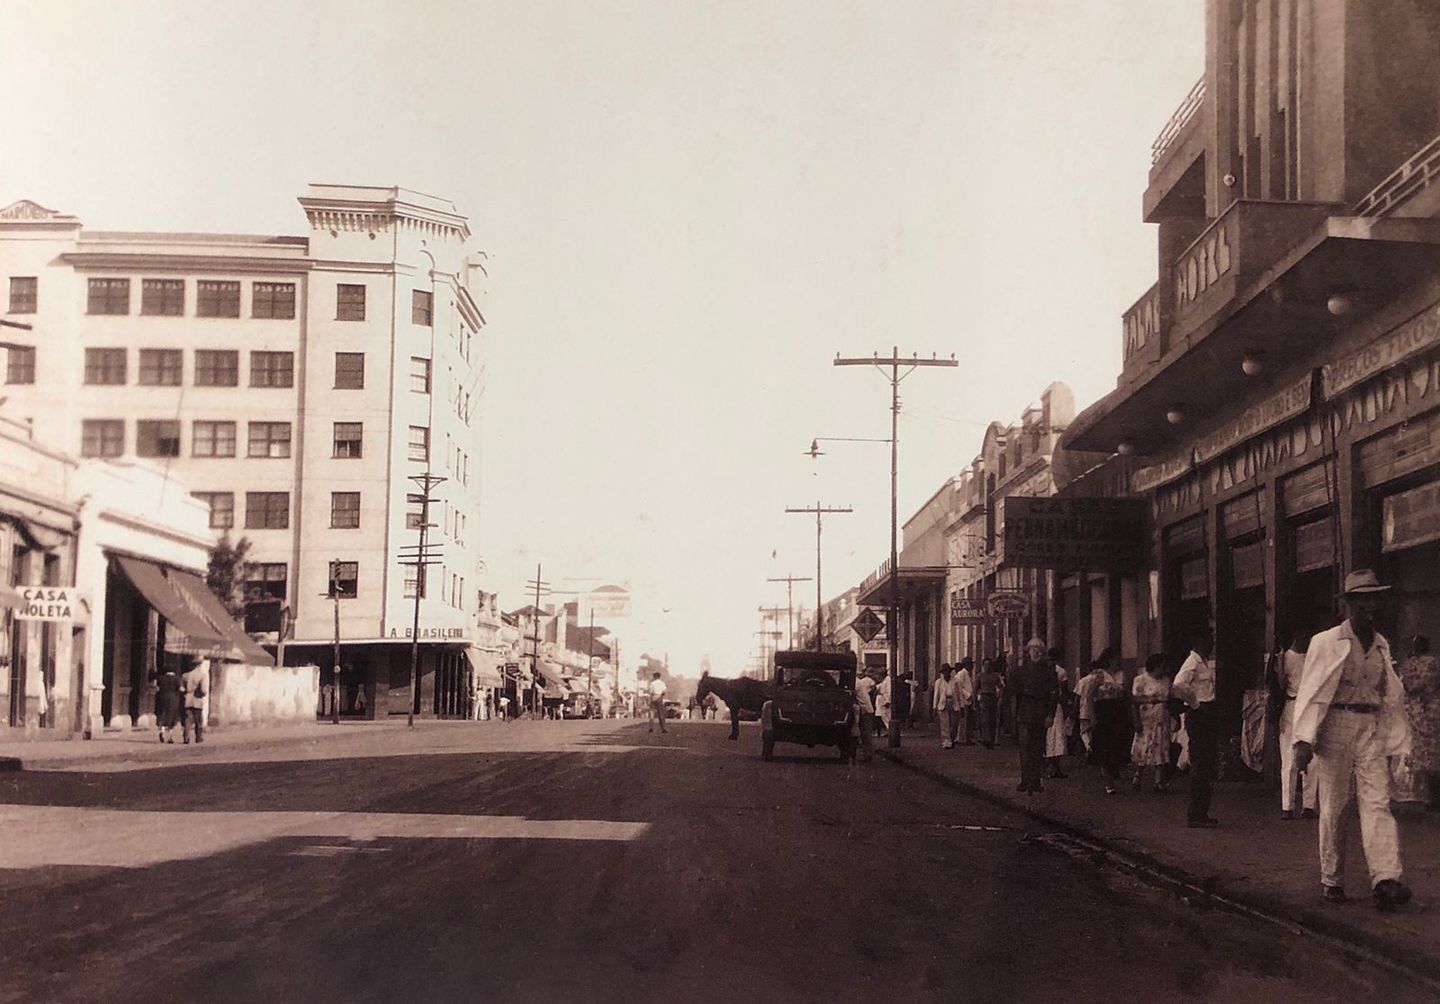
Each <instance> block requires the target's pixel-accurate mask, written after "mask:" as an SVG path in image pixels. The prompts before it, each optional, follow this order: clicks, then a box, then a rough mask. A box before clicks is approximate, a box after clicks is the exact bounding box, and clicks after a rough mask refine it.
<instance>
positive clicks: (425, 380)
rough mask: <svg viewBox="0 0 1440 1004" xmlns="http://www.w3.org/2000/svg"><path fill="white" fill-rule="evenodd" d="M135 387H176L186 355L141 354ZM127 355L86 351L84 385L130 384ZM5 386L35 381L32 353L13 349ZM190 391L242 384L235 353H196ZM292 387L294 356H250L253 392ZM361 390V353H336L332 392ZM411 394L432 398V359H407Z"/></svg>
mask: <svg viewBox="0 0 1440 1004" xmlns="http://www.w3.org/2000/svg"><path fill="white" fill-rule="evenodd" d="M139 353H140V359H139V362H140V370H139V374H138V381H137V382H138V383H139V384H140V385H142V386H149V387H178V386H180V384H181V383H182V382H183V380H184V374H185V356H184V350H182V349H140V350H139ZM129 378H130V359H129V352H128V350H127V349H123V348H116V349H111V348H104V349H86V350H85V383H87V384H91V385H103V386H120V385H124V384H126V383H128V382H129ZM5 382H6V383H10V384H33V383H34V382H35V349H34V348H33V347H18V346H17V347H11V349H10V350H9V352H8V353H6V364H5ZM193 383H194V386H196V387H238V386H239V385H240V353H239V352H238V351H237V350H235V349H196V350H195V374H194V381H193ZM294 385H295V353H293V352H261V351H253V352H251V353H250V386H251V387H293V386H294ZM364 387H365V353H363V352H337V353H335V389H336V390H362V389H364ZM410 389H411V390H412V391H414V392H415V393H417V394H429V393H430V360H429V359H427V358H425V357H423V356H411V357H410Z"/></svg>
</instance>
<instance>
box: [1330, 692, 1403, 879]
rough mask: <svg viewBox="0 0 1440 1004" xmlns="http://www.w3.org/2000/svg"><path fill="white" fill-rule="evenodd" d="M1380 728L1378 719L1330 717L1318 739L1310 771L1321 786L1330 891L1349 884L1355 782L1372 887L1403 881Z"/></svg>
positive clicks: (1351, 714)
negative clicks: (1349, 812)
mask: <svg viewBox="0 0 1440 1004" xmlns="http://www.w3.org/2000/svg"><path fill="white" fill-rule="evenodd" d="M1375 725H1376V716H1375V715H1373V714H1361V713H1357V712H1353V711H1331V712H1330V713H1329V714H1327V715H1326V716H1325V720H1324V721H1323V722H1321V723H1320V731H1319V734H1317V735H1316V737H1315V759H1314V761H1313V762H1312V763H1311V765H1310V771H1311V772H1313V773H1314V774H1315V775H1316V780H1317V782H1318V783H1319V785H1320V881H1321V882H1322V883H1324V884H1325V885H1333V886H1343V885H1344V884H1345V837H1346V834H1345V830H1346V827H1345V810H1346V809H1347V808H1349V805H1350V780H1351V778H1352V777H1353V778H1354V781H1355V798H1356V801H1357V803H1358V805H1359V810H1360V840H1361V842H1362V843H1363V844H1364V847H1365V864H1366V865H1367V866H1369V869H1370V885H1371V886H1372V887H1373V886H1374V885H1375V884H1376V883H1379V882H1383V881H1384V880H1385V879H1397V880H1398V879H1399V878H1400V874H1401V868H1400V834H1399V832H1398V830H1397V829H1396V826H1395V817H1394V816H1392V815H1391V814H1390V764H1389V761H1388V760H1387V758H1386V757H1385V756H1384V754H1382V753H1381V752H1380V744H1379V742H1378V741H1377V740H1376V738H1375Z"/></svg>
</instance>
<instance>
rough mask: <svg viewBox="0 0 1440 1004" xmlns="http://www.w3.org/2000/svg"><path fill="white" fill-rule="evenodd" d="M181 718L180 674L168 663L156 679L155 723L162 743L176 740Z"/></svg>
mask: <svg viewBox="0 0 1440 1004" xmlns="http://www.w3.org/2000/svg"><path fill="white" fill-rule="evenodd" d="M179 720H180V674H179V673H177V672H175V667H174V666H170V665H167V666H165V668H164V669H162V670H161V671H160V675H159V677H157V678H156V680H155V724H156V725H157V726H158V727H159V730H160V741H161V742H162V743H172V744H173V743H174V742H175V723H176V722H177V721H179Z"/></svg>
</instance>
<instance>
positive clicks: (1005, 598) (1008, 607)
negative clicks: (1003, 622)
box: [985, 589, 1030, 617]
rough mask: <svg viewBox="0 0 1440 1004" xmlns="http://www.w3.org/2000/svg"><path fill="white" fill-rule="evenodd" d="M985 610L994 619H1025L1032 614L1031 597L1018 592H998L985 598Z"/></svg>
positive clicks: (1002, 590)
mask: <svg viewBox="0 0 1440 1004" xmlns="http://www.w3.org/2000/svg"><path fill="white" fill-rule="evenodd" d="M985 609H986V610H988V611H989V612H990V616H992V617H1024V616H1026V615H1027V614H1029V613H1030V597H1029V595H1028V594H1026V593H1022V592H1019V591H1018V590H1010V589H1000V590H996V591H995V592H993V593H991V594H990V595H989V596H987V597H985Z"/></svg>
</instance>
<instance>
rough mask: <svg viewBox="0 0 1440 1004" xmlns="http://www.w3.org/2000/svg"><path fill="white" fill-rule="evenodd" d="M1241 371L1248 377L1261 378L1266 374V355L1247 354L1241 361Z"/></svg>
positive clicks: (1260, 353)
mask: <svg viewBox="0 0 1440 1004" xmlns="http://www.w3.org/2000/svg"><path fill="white" fill-rule="evenodd" d="M1240 370H1241V372H1243V373H1244V374H1245V375H1246V376H1250V377H1253V376H1259V375H1260V374H1261V373H1264V372H1265V354H1264V353H1263V352H1247V353H1245V358H1244V359H1242V360H1240Z"/></svg>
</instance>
